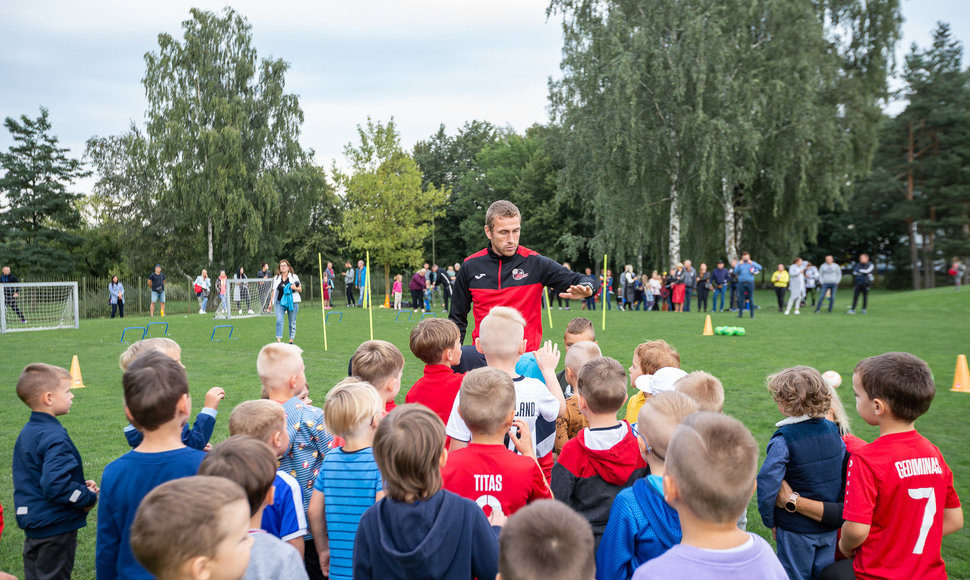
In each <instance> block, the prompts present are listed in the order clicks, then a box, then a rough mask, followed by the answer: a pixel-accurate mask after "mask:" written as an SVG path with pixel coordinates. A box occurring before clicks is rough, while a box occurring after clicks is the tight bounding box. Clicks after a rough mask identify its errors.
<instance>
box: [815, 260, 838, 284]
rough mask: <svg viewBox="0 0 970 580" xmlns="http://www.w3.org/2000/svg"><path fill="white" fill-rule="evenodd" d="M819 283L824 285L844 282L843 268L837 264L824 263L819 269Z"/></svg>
mask: <svg viewBox="0 0 970 580" xmlns="http://www.w3.org/2000/svg"><path fill="white" fill-rule="evenodd" d="M818 281H819V282H821V283H822V284H838V283H839V282H841V281H842V268H841V267H840V266H839V265H838V264H836V263H835V262H832V263H831V264H829V263H828V262H823V263H822V265H821V266H819V267H818Z"/></svg>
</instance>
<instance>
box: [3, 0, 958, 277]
mask: <svg viewBox="0 0 970 580" xmlns="http://www.w3.org/2000/svg"><path fill="white" fill-rule="evenodd" d="M549 11H550V13H557V14H560V15H561V16H562V18H563V34H564V36H563V43H564V46H563V57H562V62H561V68H562V76H561V77H560V78H559V79H558V80H556V81H554V82H550V88H549V99H550V110H551V118H550V120H549V122H547V123H545V124H537V125H534V126H532V127H530V128H528V129H526V130H525V131H524V132H522V133H518V132H516V131H514V130H513V129H511V128H508V127H498V126H495V125H493V124H490V123H488V122H485V121H479V120H472V121H468V122H466V123H465V124H464V125H463V126H461V127H458V128H456V129H455V130H454V131H453V132H449V131H448V129H447V128H446V127H445V126H444V125H442V126H441V127H440V128H439V129H438V131H437V132H435V133H434V134H433V135H430V136H428V137H427V138H425V139H423V140H421V141H419V142H418V143H417V144H416V145H415V146H414V148H413V149H412V150H410V151H405V150H404V149H403V147H402V145H401V140H400V134H399V133H398V130H397V128H396V125H395V123H394V120H393V118H392V119H390V120H387V121H382V120H373V119H371V118H367V120H366V121H365V122H363V123H362V124H361V125H359V126H358V140H357V141H358V142H355V143H348V144H347V146H346V147H345V149H344V156H345V158H346V163H345V165H343V167H345V169H341V168H340V167H339V166H338V165H337V164H336V163H335V164H334V165H333V166H332V167H330V168H324V167H320V166H318V165H316V164H315V163H314V161H313V157H314V154H313V151H312V150H309V149H306V148H304V147H302V146H301V144H300V131H301V127H302V123H303V111H302V109H301V108H300V103H299V98H298V97H297V95H295V94H292V93H288V92H287V89H286V82H285V81H286V73H287V69H288V65H287V63H286V62H285V61H283V60H280V59H265V58H260V57H259V56H258V54H257V50H256V48H255V46H254V45H253V41H252V28H251V26H250V24H249V23H248V22H247V21H246V19H245V18H244V17H243V16H241V15H240V14H238V13H237V12H235V11H233V10H232V9H229V8H227V9H225V10H224V11H223V12H221V13H213V12H207V11H203V10H198V9H193V10H192V11H191V15H190V18H189V19H188V20H186V21H185V22H184V23H183V35H182V37H181V38H176V37H173V36H171V35H168V34H160V35H159V37H158V47H157V49H156V50H155V51H152V52H150V53H148V54H146V55H145V74H144V77H143V79H142V84H143V85H144V88H145V93H146V96H147V103H148V108H147V111H146V122H145V123H144V125H141V126H139V125H136V124H134V123H133V124H132V125H131V127H130V128H129V130H128V131H127V132H125V133H123V134H120V135H110V136H93V137H91V138H90V139H89V140H88V142H87V147H86V149H85V151H84V152H83V158H82V159H78V158H75V157H73V156H72V155H71V152H70V151H68V150H66V149H64V148H62V147H60V146H59V144H58V140H57V138H56V137H55V134H54V129H53V128H52V127H51V125H50V121H49V118H48V112H47V110H46V109H44V108H41V110H40V114H39V115H38V116H37V117H31V116H29V115H21V116H20V117H18V118H7V119H6V121H5V123H4V125H5V127H6V129H7V130H8V131H9V132H10V133H11V135H12V137H13V140H14V145H13V146H11V147H10V149H9V150H8V151H7V152H4V153H0V166H2V168H3V172H4V173H3V177H2V178H0V190H2V192H3V198H2V199H3V201H2V206H0V224H2V226H3V229H2V231H0V262H3V263H4V264H10V265H12V266H14V267H15V268H16V269H17V270H18V271H20V272H22V273H23V272H25V271H27V272H31V273H33V274H35V275H43V276H46V277H75V276H82V275H105V274H107V273H119V274H139V273H143V272H145V271H147V270H148V269H149V268H150V266H151V265H153V264H155V263H158V262H161V263H164V264H166V267H167V269H168V270H169V271H170V272H183V273H189V272H195V271H196V270H198V269H199V268H202V267H208V268H210V269H211V268H226V269H232V268H235V267H237V266H239V265H242V266H246V267H248V268H250V269H251V268H253V267H255V266H256V265H257V264H259V263H260V262H262V261H272V260H274V259H277V258H282V257H287V258H289V259H290V260H291V261H292V262H293V263H294V265H295V266H296V268H297V269H298V271H315V270H316V266H317V263H316V262H317V253H322V254H323V255H324V257H325V259H329V260H332V261H333V262H335V264H336V265H337V269H339V268H340V264H342V263H343V261H345V260H350V261H352V262H356V260H357V259H358V258H359V257H362V256H363V255H364V254H365V253H367V252H369V253H370V256H371V260H372V262H373V263H374V264H375V266H377V267H376V268H375V269H374V271H375V272H378V271H380V269H383V275H384V278H385V284H388V281H387V279H388V277H389V276H390V274H391V272H392V271H393V272H395V273H396V272H398V271H410V270H413V269H416V268H417V267H420V265H421V264H422V263H424V262H426V261H429V262H436V263H440V264H448V263H453V262H457V261H460V260H461V259H462V258H463V257H464V256H466V255H468V254H470V253H473V252H475V251H478V250H480V249H481V248H482V247H484V246H485V242H486V241H485V237H484V235H483V232H482V225H483V221H484V213H485V209H486V208H487V206H488V205H489V204H490V203H491V202H492V201H494V200H496V199H509V200H511V201H513V202H514V203H516V204H517V205H518V206H519V207H520V208H522V210H523V224H522V225H523V231H524V232H525V235H524V237H523V240H522V241H523V244H525V245H527V246H529V247H531V248H533V249H535V250H538V251H540V252H542V253H543V254H546V255H549V256H551V257H554V258H556V259H558V260H561V261H569V262H571V263H572V264H573V267H574V268H576V267H578V268H583V267H587V266H588V267H593V268H596V269H599V268H600V267H601V263H600V262H601V261H602V256H603V255H604V254H609V256H610V262H611V263H633V264H635V265H636V267H637V271H644V269H658V270H661V271H663V270H666V269H668V268H669V267H670V266H671V265H672V264H674V263H676V262H678V261H681V259H682V256H683V257H690V258H693V259H694V261H695V262H699V261H708V262H711V263H713V262H716V260H717V259H718V258H723V259H730V258H733V257H737V255H738V254H739V253H740V252H741V251H742V250H749V251H751V252H753V253H755V254H756V255H758V256H760V257H761V258H762V259H763V260H767V261H768V262H771V261H773V260H774V261H779V262H786V263H787V260H790V259H792V258H793V257H794V256H795V255H796V254H801V255H803V256H804V257H806V258H810V259H812V261H816V262H817V261H820V260H821V258H822V257H823V256H824V255H825V254H827V253H833V254H835V255H836V256H837V260H839V261H843V262H847V261H851V259H852V258H853V257H854V256H855V255H857V254H858V253H860V252H863V251H865V252H868V253H870V254H872V255H873V256H875V257H877V260H878V261H879V262H880V263H883V264H884V265H885V266H888V267H889V268H890V270H891V276H890V280H891V282H892V283H893V284H894V285H897V286H909V287H913V288H920V287H932V286H933V285H935V283H936V282H935V280H936V277H937V276H939V275H941V274H942V271H943V270H945V267H941V266H942V264H944V263H945V262H946V261H947V260H948V259H949V258H950V257H951V256H961V257H964V261H966V259H965V257H966V256H967V255H970V172H968V171H967V169H966V167H970V163H968V161H970V159H968V158H970V106H968V105H970V94H968V90H970V89H968V79H970V76H968V74H970V73H968V71H967V69H966V68H964V66H963V63H962V46H961V45H960V43H959V42H957V41H955V40H954V39H953V38H952V34H951V32H950V29H949V26H948V25H946V24H945V23H940V24H939V25H938V26H937V28H936V30H935V31H934V40H933V43H932V45H931V46H929V47H924V48H921V47H918V46H915V45H914V46H913V47H912V49H911V50H910V53H909V55H908V56H907V57H906V62H905V64H904V67H903V71H904V74H903V80H904V83H905V86H904V89H903V90H902V95H901V97H902V98H903V99H904V100H905V103H906V106H905V109H904V110H903V112H902V113H900V114H898V115H896V116H895V117H889V116H887V115H885V114H884V113H883V111H882V106H883V104H884V103H885V99H886V98H887V97H888V96H889V92H888V88H887V87H888V84H887V82H888V78H889V75H890V74H891V71H892V66H893V57H892V54H893V50H894V47H895V45H896V42H897V40H898V35H899V22H900V14H899V5H898V1H897V0H883V1H880V2H871V1H870V2H864V1H862V0H839V1H838V2H830V1H823V2H815V3H792V2H788V1H786V0H761V1H759V2H750V1H747V0H689V1H686V2H664V1H663V0H637V1H634V2H629V1H614V2H599V1H596V2H594V1H591V0H552V1H551V3H550V6H549ZM89 175H93V176H94V177H95V178H96V181H95V182H94V186H93V187H92V189H91V191H89V192H84V193H83V194H82V193H78V192H75V191H72V186H73V184H74V183H75V182H77V181H78V180H79V179H81V178H84V177H87V176H89Z"/></svg>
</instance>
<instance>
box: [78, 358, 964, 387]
mask: <svg viewBox="0 0 970 580" xmlns="http://www.w3.org/2000/svg"><path fill="white" fill-rule="evenodd" d="M964 363H966V361H964ZM71 388H72V389H83V388H84V381H82V380H81V363H79V362H78V361H77V355H74V358H73V359H71Z"/></svg>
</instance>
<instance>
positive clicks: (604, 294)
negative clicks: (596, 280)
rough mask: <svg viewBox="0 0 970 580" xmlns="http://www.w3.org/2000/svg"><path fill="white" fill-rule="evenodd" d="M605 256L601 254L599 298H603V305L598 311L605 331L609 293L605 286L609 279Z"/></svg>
mask: <svg viewBox="0 0 970 580" xmlns="http://www.w3.org/2000/svg"><path fill="white" fill-rule="evenodd" d="M606 258H607V256H606V254H603V285H602V286H601V287H600V296H602V297H603V304H602V306H603V307H602V308H600V310H602V311H603V330H606V302H607V301H608V300H609V299H610V291H609V287H608V286H607V284H608V283H609V281H610V277H609V276H608V275H607V274H606Z"/></svg>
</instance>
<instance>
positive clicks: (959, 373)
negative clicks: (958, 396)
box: [950, 354, 970, 393]
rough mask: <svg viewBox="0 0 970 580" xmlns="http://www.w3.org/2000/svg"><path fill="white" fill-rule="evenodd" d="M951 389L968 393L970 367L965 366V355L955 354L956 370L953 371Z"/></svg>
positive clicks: (969, 389)
mask: <svg viewBox="0 0 970 580" xmlns="http://www.w3.org/2000/svg"><path fill="white" fill-rule="evenodd" d="M950 390H951V391H957V392H958V393H970V369H968V368H967V355H965V354H961V355H959V356H957V370H956V371H955V372H954V373H953V388H952V389H950Z"/></svg>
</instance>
